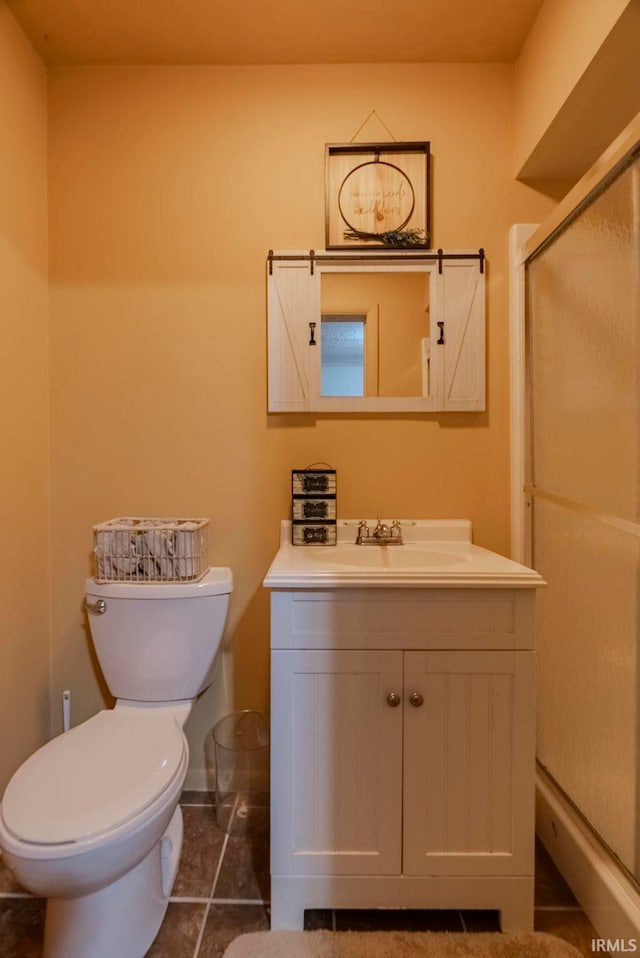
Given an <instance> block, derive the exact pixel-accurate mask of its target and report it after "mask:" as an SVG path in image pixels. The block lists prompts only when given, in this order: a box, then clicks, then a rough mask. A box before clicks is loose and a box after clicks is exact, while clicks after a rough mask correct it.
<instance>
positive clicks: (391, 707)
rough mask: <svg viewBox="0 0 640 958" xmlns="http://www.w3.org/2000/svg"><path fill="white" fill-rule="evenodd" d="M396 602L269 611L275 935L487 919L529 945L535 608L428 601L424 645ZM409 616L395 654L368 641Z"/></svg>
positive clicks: (476, 597) (293, 605)
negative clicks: (326, 926) (309, 925)
mask: <svg viewBox="0 0 640 958" xmlns="http://www.w3.org/2000/svg"><path fill="white" fill-rule="evenodd" d="M383 598H384V601H385V606H386V608H382V606H379V607H376V602H373V608H371V605H372V598H371V594H369V598H367V597H366V596H365V595H363V593H362V592H361V593H360V594H359V593H358V592H357V591H354V592H349V591H347V590H339V594H335V593H334V595H333V597H332V594H331V593H330V592H324V593H322V594H315V595H313V594H311V593H304V592H297V593H295V592H292V593H273V594H272V647H273V648H272V696H271V701H272V839H271V840H272V851H271V870H272V888H271V908H272V927H273V928H302V926H303V920H304V909H305V908H430V909H434V908H452V909H458V908H467V909H473V908H480V909H491V910H496V911H500V913H501V923H502V928H503V930H513V929H521V930H522V929H530V928H531V927H532V920H533V833H534V827H533V795H534V784H533V775H534V737H535V733H534V725H535V718H534V714H535V713H534V653H533V652H532V651H530V648H529V647H528V642H529V640H530V636H531V627H530V626H531V623H530V614H531V612H532V606H531V605H530V601H531V598H532V597H531V596H530V595H527V594H524V593H520V594H518V593H516V592H508V593H506V594H503V595H501V597H500V600H499V601H498V602H496V599H495V593H494V595H493V596H491V595H487V596H486V598H485V597H484V596H483V595H482V594H481V593H478V592H469V593H466V594H465V593H459V594H458V597H457V598H456V599H455V600H454V599H453V598H452V597H451V596H450V595H449V596H443V594H442V593H441V594H438V593H437V591H436V592H435V593H434V592H433V591H432V592H431V593H424V594H423V595H422V596H417V595H416V593H415V592H414V593H413V594H412V595H411V596H410V605H411V607H412V608H411V615H412V617H413V622H414V624H415V621H416V616H418V617H419V618H422V619H423V623H424V625H423V628H424V631H423V632H422V633H421V632H420V630H419V629H417V628H416V629H415V631H414V632H413V633H412V634H411V635H410V636H409V635H408V634H407V633H406V631H404V628H406V615H405V618H404V622H405V626H404V627H403V609H402V606H403V604H406V599H403V597H402V595H400V594H396V596H395V597H393V598H391V599H389V597H388V596H386V597H383ZM332 603H333V610H331V608H330V606H331V604H332ZM396 603H397V621H398V624H399V631H398V635H397V636H396V637H392V636H390V635H389V634H386V633H383V632H380V631H377V632H374V633H372V634H370V635H369V636H366V634H363V633H364V628H363V629H362V633H361V631H360V627H359V625H358V619H359V616H362V617H363V618H366V617H368V616H372V615H373V616H374V617H375V616H377V618H378V621H379V620H380V616H381V612H382V614H383V615H385V616H386V618H387V621H393V617H394V615H393V610H392V608H391V606H396ZM365 604H366V605H367V606H368V607H369V608H368V609H365V608H364V605H365ZM447 617H448V625H449V627H448V628H447V630H446V641H445V642H444V643H443V641H442V637H443V636H442V630H443V623H445V624H446V618H447ZM328 622H332V623H334V624H337V625H336V631H335V632H333V634H330V633H329V632H328V631H327V623H328ZM455 622H459V623H460V627H461V631H460V633H459V634H455V633H454V632H452V631H451V628H450V625H451V623H455ZM365 627H366V626H365ZM342 629H344V631H341V630H342ZM403 633H404V634H403ZM365 644H369V646H374V647H369V648H366V647H363V646H364V645H365ZM443 644H445V645H446V648H444V649H443V648H438V647H437V646H438V645H443ZM354 645H358V646H360V647H359V648H353V647H351V648H350V647H349V646H354ZM483 645H484V646H485V648H483V647H482V646H483ZM278 646H279V647H278ZM296 646H299V647H296ZM305 646H306V647H305ZM314 646H315V647H314ZM375 646H380V647H375ZM403 646H404V648H403Z"/></svg>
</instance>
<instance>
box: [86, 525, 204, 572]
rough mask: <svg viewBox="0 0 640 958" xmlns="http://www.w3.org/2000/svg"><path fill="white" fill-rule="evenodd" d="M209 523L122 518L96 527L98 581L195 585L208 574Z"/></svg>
mask: <svg viewBox="0 0 640 958" xmlns="http://www.w3.org/2000/svg"><path fill="white" fill-rule="evenodd" d="M208 527H209V520H208V519H202V518H199V519H182V518H173V517H168V518H167V517H164V518H156V517H152V516H120V517H119V518H117V519H109V520H108V521H107V522H100V523H98V525H95V526H94V527H93V536H94V546H93V552H94V555H95V565H96V581H97V582H149V583H158V582H194V581H197V580H198V579H201V578H202V577H203V576H204V574H205V573H206V571H207V569H208V567H209V562H208Z"/></svg>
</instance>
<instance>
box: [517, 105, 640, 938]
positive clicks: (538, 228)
mask: <svg viewBox="0 0 640 958" xmlns="http://www.w3.org/2000/svg"><path fill="white" fill-rule="evenodd" d="M638 147H640V114H639V115H638V116H637V117H636V118H635V119H634V120H633V121H632V123H630V124H629V126H628V127H627V128H626V130H624V132H623V133H622V134H621V135H620V136H619V137H618V138H617V139H616V140H615V141H614V143H613V144H612V145H611V146H610V147H609V148H608V149H607V150H606V151H605V153H604V154H603V155H602V156H601V157H600V159H599V160H598V161H597V162H596V163H595V164H594V165H593V167H591V169H590V170H589V171H588V172H587V173H586V174H585V175H584V176H583V177H582V179H581V180H579V182H578V183H577V184H576V185H575V186H574V188H573V189H572V190H571V191H570V192H569V193H568V194H567V196H566V197H565V198H564V200H562V202H561V203H559V204H558V206H557V207H556V209H555V210H554V211H553V213H552V214H551V215H550V216H549V217H548V218H547V220H545V222H544V223H542V224H531V223H526V224H516V225H515V226H513V227H512V228H511V231H510V237H509V241H510V263H511V270H510V272H511V277H510V370H511V396H510V407H511V408H510V412H511V436H510V438H511V555H512V558H514V559H516V560H517V561H519V562H524V563H530V562H531V558H532V512H533V504H534V500H535V489H532V488H531V487H529V488H527V486H526V477H527V471H528V461H527V457H528V455H529V451H528V450H529V438H528V418H529V409H528V388H527V385H528V384H527V343H526V340H525V329H526V327H525V307H526V288H525V268H526V263H527V261H528V260H529V259H531V258H532V257H533V256H534V254H536V253H537V252H538V251H540V250H541V248H542V247H543V246H544V245H545V244H546V243H547V242H549V241H550V240H551V239H552V238H553V237H554V235H555V234H556V233H557V232H558V231H559V230H560V229H561V228H562V227H563V226H564V225H565V224H566V222H567V221H568V220H569V219H571V218H572V217H573V216H574V215H575V213H576V211H578V210H579V209H580V208H581V206H582V205H583V204H584V205H587V203H588V201H590V199H591V197H592V194H593V193H594V191H596V190H597V189H598V188H599V187H601V186H602V185H603V184H604V183H606V181H607V180H608V179H613V178H614V176H615V175H616V173H617V170H618V168H619V167H620V166H621V165H622V164H623V163H624V161H625V159H626V158H627V157H628V156H629V154H630V153H631V152H632V151H634V150H636V149H638ZM536 778H537V781H536V793H537V795H536V830H537V832H538V834H539V835H540V837H541V839H542V841H543V843H544V845H545V846H546V848H547V849H548V851H549V852H550V854H551V856H552V857H553V858H554V860H555V861H556V864H557V865H558V867H559V868H560V871H561V872H562V873H563V875H564V876H565V877H566V878H567V880H568V881H569V884H570V885H571V887H572V890H573V892H574V894H575V895H576V897H577V898H578V900H579V902H580V904H581V905H582V907H583V908H584V910H585V912H586V913H587V915H588V916H589V918H590V919H591V922H592V923H593V925H594V926H595V927H596V928H597V929H598V933H599V934H601V935H603V936H605V937H610V938H611V939H620V938H623V937H626V938H628V939H632V938H633V939H638V938H639V937H640V895H639V894H638V891H637V888H636V887H635V885H634V884H633V883H632V882H631V881H630V880H629V879H628V877H627V876H626V874H625V872H624V871H623V869H621V868H620V867H619V866H618V865H617V863H616V861H615V860H614V858H613V857H612V856H611V855H610V854H609V853H608V851H607V849H606V847H605V846H604V845H603V844H602V843H601V842H600V841H599V840H598V838H597V836H596V835H595V834H594V833H593V832H592V830H591V829H590V828H589V827H588V825H586V824H585V822H584V820H583V819H582V817H581V816H580V814H579V813H578V812H577V811H576V809H575V808H574V807H573V806H572V804H571V802H570V800H568V799H567V798H566V796H565V795H564V794H563V793H562V792H561V791H560V790H559V789H558V788H557V787H556V786H555V784H554V782H553V781H552V780H551V779H550V778H549V777H548V776H547V775H546V774H545V772H544V770H543V769H542V768H540V769H539V770H538V773H537V777H536Z"/></svg>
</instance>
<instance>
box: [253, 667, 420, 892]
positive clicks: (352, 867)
mask: <svg viewBox="0 0 640 958" xmlns="http://www.w3.org/2000/svg"><path fill="white" fill-rule="evenodd" d="M271 663H272V671H271V675H272V689H271V715H272V782H271V790H272V795H271V805H272V835H271V846H272V854H271V870H272V873H273V874H279V875H285V874H289V875H291V874H296V873H298V874H307V875H313V874H320V875H329V874H331V875H392V874H399V872H400V864H401V863H400V854H401V835H402V822H401V816H402V741H401V739H402V707H401V706H400V707H397V708H391V707H390V706H389V705H388V704H387V702H386V696H387V694H388V693H389V692H396V693H397V694H398V695H399V697H400V700H401V698H402V653H401V652H388V651H382V652H358V651H295V652H287V651H274V652H273V653H272V660H271Z"/></svg>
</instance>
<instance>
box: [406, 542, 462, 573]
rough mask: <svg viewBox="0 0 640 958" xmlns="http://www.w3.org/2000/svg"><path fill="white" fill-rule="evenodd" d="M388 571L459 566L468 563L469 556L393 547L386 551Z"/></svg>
mask: <svg viewBox="0 0 640 958" xmlns="http://www.w3.org/2000/svg"><path fill="white" fill-rule="evenodd" d="M388 556H389V557H388V560H387V561H388V567H389V568H390V569H432V568H434V566H443V565H460V564H461V563H463V562H468V561H469V556H465V555H458V554H457V553H455V552H436V551H435V550H433V549H406V548H405V547H404V546H395V547H392V548H391V549H389V550H388Z"/></svg>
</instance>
